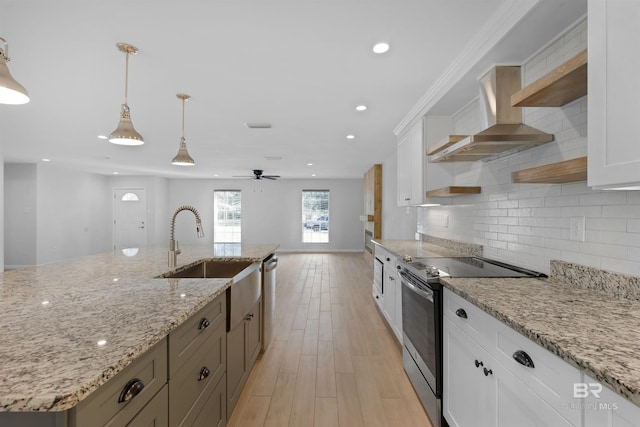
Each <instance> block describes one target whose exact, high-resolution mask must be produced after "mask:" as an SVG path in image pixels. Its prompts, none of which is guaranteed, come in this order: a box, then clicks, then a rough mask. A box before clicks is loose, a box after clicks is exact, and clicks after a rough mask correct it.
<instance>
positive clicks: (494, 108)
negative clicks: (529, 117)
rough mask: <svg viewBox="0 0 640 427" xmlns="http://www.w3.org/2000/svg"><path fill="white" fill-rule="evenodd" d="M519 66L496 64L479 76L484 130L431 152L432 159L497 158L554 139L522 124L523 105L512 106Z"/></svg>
mask: <svg viewBox="0 0 640 427" xmlns="http://www.w3.org/2000/svg"><path fill="white" fill-rule="evenodd" d="M520 88H521V78H520V67H519V66H496V67H494V68H493V69H492V70H491V71H490V72H489V73H487V74H486V75H485V76H484V77H482V78H481V79H480V114H481V116H482V119H483V123H482V126H483V128H484V129H485V130H483V131H482V132H480V133H477V134H475V135H470V136H467V137H466V138H463V139H461V140H460V141H458V142H456V143H455V144H452V145H449V146H446V145H445V147H446V148H442V149H441V150H437V149H436V150H434V151H432V152H430V153H429V154H430V158H429V160H430V161H432V162H464V161H474V160H481V159H487V158H493V157H496V156H497V155H498V154H500V153H505V152H515V151H520V150H525V149H527V148H531V147H535V146H537V145H540V144H545V143H547V142H551V141H553V135H552V134H548V133H545V132H542V131H540V130H538V129H535V128H532V127H531V126H527V125H525V124H524V123H522V108H521V107H512V106H511V95H513V94H514V93H515V92H517V91H518V90H520Z"/></svg>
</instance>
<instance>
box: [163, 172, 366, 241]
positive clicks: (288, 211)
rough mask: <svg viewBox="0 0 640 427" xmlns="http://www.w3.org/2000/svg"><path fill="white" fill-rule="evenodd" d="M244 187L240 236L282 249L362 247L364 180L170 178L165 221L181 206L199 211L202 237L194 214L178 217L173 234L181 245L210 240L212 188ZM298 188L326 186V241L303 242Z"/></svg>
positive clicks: (184, 214) (211, 230)
mask: <svg viewBox="0 0 640 427" xmlns="http://www.w3.org/2000/svg"><path fill="white" fill-rule="evenodd" d="M214 190H241V191H242V241H243V242H244V243H255V244H259V243H277V244H279V245H280V250H281V251H362V250H364V227H363V225H362V222H360V219H359V216H360V215H361V214H362V207H363V200H364V193H363V191H364V181H363V180H362V179H343V180H285V179H282V180H279V181H267V180H263V181H254V180H197V179H172V180H170V181H169V207H170V209H169V210H168V211H167V212H168V215H167V227H166V233H165V236H163V238H164V239H166V241H167V242H168V231H169V227H168V224H169V220H170V217H171V215H172V214H173V212H174V211H175V210H176V208H178V207H179V206H181V205H192V206H194V207H195V208H196V209H197V210H198V212H199V213H200V215H201V217H202V221H203V227H204V232H205V238H204V239H202V240H200V239H197V238H196V232H195V222H194V218H193V215H192V214H191V213H189V212H182V213H180V214H179V215H178V217H177V219H176V231H175V236H176V239H177V240H178V241H180V242H181V243H182V244H199V243H200V244H208V243H211V242H212V240H213V236H212V232H213V191H214ZM302 190H329V191H330V195H329V218H330V227H329V228H330V231H329V243H328V244H327V243H324V244H320V243H317V244H302Z"/></svg>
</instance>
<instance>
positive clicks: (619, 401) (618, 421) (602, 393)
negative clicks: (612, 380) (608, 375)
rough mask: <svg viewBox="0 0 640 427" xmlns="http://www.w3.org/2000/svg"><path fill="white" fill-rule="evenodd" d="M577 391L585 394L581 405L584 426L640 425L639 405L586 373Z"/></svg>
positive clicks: (619, 426)
mask: <svg viewBox="0 0 640 427" xmlns="http://www.w3.org/2000/svg"><path fill="white" fill-rule="evenodd" d="M577 393H578V394H580V393H582V394H583V395H587V397H585V398H584V404H583V405H582V407H583V410H584V427H638V426H640V407H638V406H636V405H634V404H633V403H631V402H630V401H628V400H627V399H625V398H623V397H622V396H620V395H619V394H618V393H616V392H614V391H613V390H610V389H609V388H607V387H606V386H604V385H602V384H600V383H599V382H598V381H597V380H594V379H593V378H591V377H589V376H588V375H586V374H585V375H584V382H583V384H582V388H581V389H580V390H578V391H577Z"/></svg>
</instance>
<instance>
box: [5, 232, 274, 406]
mask: <svg viewBox="0 0 640 427" xmlns="http://www.w3.org/2000/svg"><path fill="white" fill-rule="evenodd" d="M277 248H278V245H243V244H223V245H218V244H216V245H213V246H210V245H205V246H193V247H183V248H182V253H181V254H180V255H178V265H179V267H178V268H180V267H182V266H185V265H190V264H194V263H196V262H198V261H199V260H204V259H213V258H215V259H235V260H241V261H253V262H257V261H262V260H263V259H264V258H266V257H267V256H268V255H270V254H272V253H274V252H275V251H276V249H277ZM168 270H169V268H168V267H167V249H166V248H153V247H152V248H145V249H140V250H139V251H138V252H137V253H136V254H135V255H133V256H125V255H124V254H123V253H121V252H116V253H105V254H98V255H90V256H85V257H80V258H74V259H71V260H68V261H60V262H56V263H51V264H46V265H42V266H37V267H27V268H23V269H17V270H11V271H7V272H4V273H0V361H2V362H1V363H0V412H12V411H15V412H24V411H63V410H67V409H70V408H72V407H74V406H75V405H77V404H78V403H79V402H80V401H81V400H83V399H84V398H85V397H87V396H88V395H89V394H90V393H91V392H93V391H94V390H96V389H97V388H98V387H99V386H100V385H102V384H104V383H105V382H106V381H108V380H109V379H110V378H112V377H113V376H114V375H116V374H117V373H118V372H120V371H121V370H122V369H123V368H124V367H126V366H127V365H129V364H130V363H131V362H132V361H133V360H134V359H135V358H136V357H138V356H140V355H141V354H143V353H144V352H145V351H146V350H148V349H149V348H150V347H152V346H153V345H154V344H156V343H157V342H159V341H160V340H162V339H163V338H164V337H165V336H166V335H167V334H168V333H169V332H170V331H172V330H174V329H175V328H176V327H177V326H178V325H180V324H181V323H182V322H184V321H185V320H187V319H188V318H189V317H190V316H191V315H193V314H194V313H196V312H197V311H198V310H199V309H200V308H202V307H204V306H205V305H206V304H207V303H209V302H210V301H212V300H214V299H215V298H216V297H217V296H218V295H220V294H221V293H223V292H224V291H225V290H226V289H227V288H228V287H229V286H231V285H232V280H231V279H160V278H155V277H157V276H159V275H161V274H162V273H166V272H167V271H168Z"/></svg>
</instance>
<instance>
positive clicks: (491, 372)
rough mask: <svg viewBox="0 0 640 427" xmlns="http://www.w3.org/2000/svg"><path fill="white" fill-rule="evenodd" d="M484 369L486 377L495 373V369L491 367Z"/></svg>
mask: <svg viewBox="0 0 640 427" xmlns="http://www.w3.org/2000/svg"><path fill="white" fill-rule="evenodd" d="M483 371H484V376H485V377H488V376H489V375H491V374H493V371H492V370H491V369H487V368H483Z"/></svg>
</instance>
